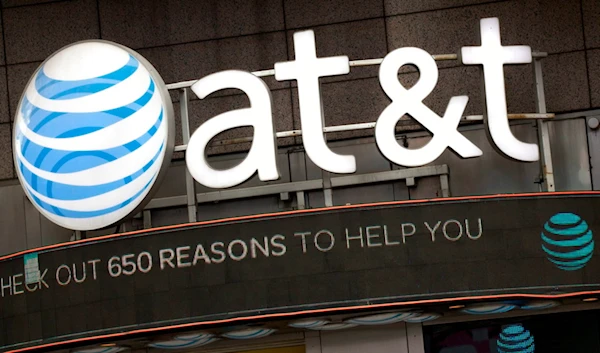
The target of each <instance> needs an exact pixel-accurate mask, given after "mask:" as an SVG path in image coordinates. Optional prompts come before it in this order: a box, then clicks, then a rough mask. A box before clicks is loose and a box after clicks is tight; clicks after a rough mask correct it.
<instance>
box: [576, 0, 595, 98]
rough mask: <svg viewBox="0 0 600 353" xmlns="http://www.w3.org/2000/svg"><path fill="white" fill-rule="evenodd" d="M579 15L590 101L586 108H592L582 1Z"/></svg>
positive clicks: (580, 1) (581, 0)
mask: <svg viewBox="0 0 600 353" xmlns="http://www.w3.org/2000/svg"><path fill="white" fill-rule="evenodd" d="M579 13H580V16H581V35H582V36H583V55H584V57H585V73H586V77H587V81H588V82H587V84H588V99H589V100H590V104H589V106H588V108H591V107H593V106H594V103H593V101H592V84H591V81H590V67H589V62H588V60H589V58H588V49H587V43H586V42H587V41H586V37H585V16H584V14H583V0H579Z"/></svg>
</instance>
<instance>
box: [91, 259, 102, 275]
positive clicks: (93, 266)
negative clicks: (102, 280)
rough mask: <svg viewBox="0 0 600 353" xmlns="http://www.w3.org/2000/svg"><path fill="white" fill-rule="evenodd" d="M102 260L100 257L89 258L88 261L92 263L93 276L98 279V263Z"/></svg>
mask: <svg viewBox="0 0 600 353" xmlns="http://www.w3.org/2000/svg"><path fill="white" fill-rule="evenodd" d="M98 262H100V259H94V260H89V261H88V263H89V264H91V265H92V278H94V280H96V278H97V277H96V264H97V263H98Z"/></svg>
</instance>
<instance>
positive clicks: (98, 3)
mask: <svg viewBox="0 0 600 353" xmlns="http://www.w3.org/2000/svg"><path fill="white" fill-rule="evenodd" d="M96 18H97V19H98V38H100V39H102V24H101V23H102V22H101V21H100V0H96Z"/></svg>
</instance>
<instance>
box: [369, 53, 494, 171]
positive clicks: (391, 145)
mask: <svg viewBox="0 0 600 353" xmlns="http://www.w3.org/2000/svg"><path fill="white" fill-rule="evenodd" d="M404 65H414V66H416V67H417V69H418V70H419V80H418V81H417V83H416V84H415V85H414V86H413V87H412V88H409V89H406V88H405V87H404V86H403V85H402V83H400V81H399V80H398V70H400V68H401V67H402V66H404ZM437 81H438V68H437V65H436V63H435V60H434V59H433V57H432V56H431V55H430V54H428V53H427V52H426V51H424V50H422V49H419V48H400V49H396V50H394V51H392V52H390V53H389V54H388V55H387V56H386V57H385V58H384V60H383V62H382V63H381V66H380V68H379V82H380V84H381V87H382V88H383V90H384V92H385V94H386V95H387V96H388V97H389V98H390V99H391V100H392V103H391V104H390V105H389V106H387V107H386V108H385V109H384V111H383V112H382V113H381V115H380V116H379V119H377V123H376V125H375V138H376V140H377V146H378V147H379V149H380V151H381V153H382V154H383V155H384V156H385V157H386V158H387V159H389V160H390V161H392V162H394V163H396V164H398V165H402V166H406V167H418V166H422V165H425V164H428V163H431V162H433V161H434V160H436V159H437V158H438V157H439V156H440V155H441V154H442V153H443V152H444V151H445V150H446V148H447V147H450V148H451V149H452V150H454V151H455V152H456V153H457V154H459V155H460V156H461V157H463V158H471V157H479V156H481V155H482V154H483V152H482V151H481V150H480V149H479V148H478V147H477V146H475V145H474V144H473V143H472V142H471V141H469V140H468V139H467V138H466V137H465V136H464V135H462V134H461V133H460V132H458V130H457V128H458V124H459V122H460V119H461V117H462V114H463V112H464V111H465V108H466V106H467V102H468V101H469V97H467V96H457V97H452V98H451V99H450V102H449V103H448V107H447V108H446V112H445V113H444V117H443V118H442V117H440V116H439V115H437V114H436V113H435V112H434V111H432V110H431V109H430V108H429V107H427V106H426V105H425V104H424V103H423V100H424V99H425V98H426V97H427V96H428V95H429V94H430V93H431V92H432V91H433V89H434V88H435V86H436V84H437ZM405 114H408V115H410V116H411V117H412V118H413V119H415V120H416V121H418V122H419V123H421V125H423V126H424V127H425V128H426V129H427V130H429V131H430V132H431V133H432V134H433V137H432V138H431V140H430V141H429V142H428V143H427V144H426V145H425V146H423V147H420V148H416V149H408V148H405V147H403V146H401V145H399V144H398V141H397V140H396V124H397V123H398V121H399V120H400V118H401V117H402V116H404V115H405Z"/></svg>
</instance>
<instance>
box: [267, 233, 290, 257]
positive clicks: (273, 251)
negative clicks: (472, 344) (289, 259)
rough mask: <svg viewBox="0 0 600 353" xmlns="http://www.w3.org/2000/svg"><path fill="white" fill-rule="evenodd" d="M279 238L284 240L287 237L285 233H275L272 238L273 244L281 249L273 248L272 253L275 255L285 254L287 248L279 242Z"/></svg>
mask: <svg viewBox="0 0 600 353" xmlns="http://www.w3.org/2000/svg"><path fill="white" fill-rule="evenodd" d="M278 240H279V241H284V240H285V237H284V236H283V235H281V234H277V235H274V236H273V237H272V238H271V246H272V247H273V248H276V249H279V251H275V250H271V254H273V256H283V255H285V252H286V250H287V249H286V247H285V244H283V243H278V242H277V241H278Z"/></svg>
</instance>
